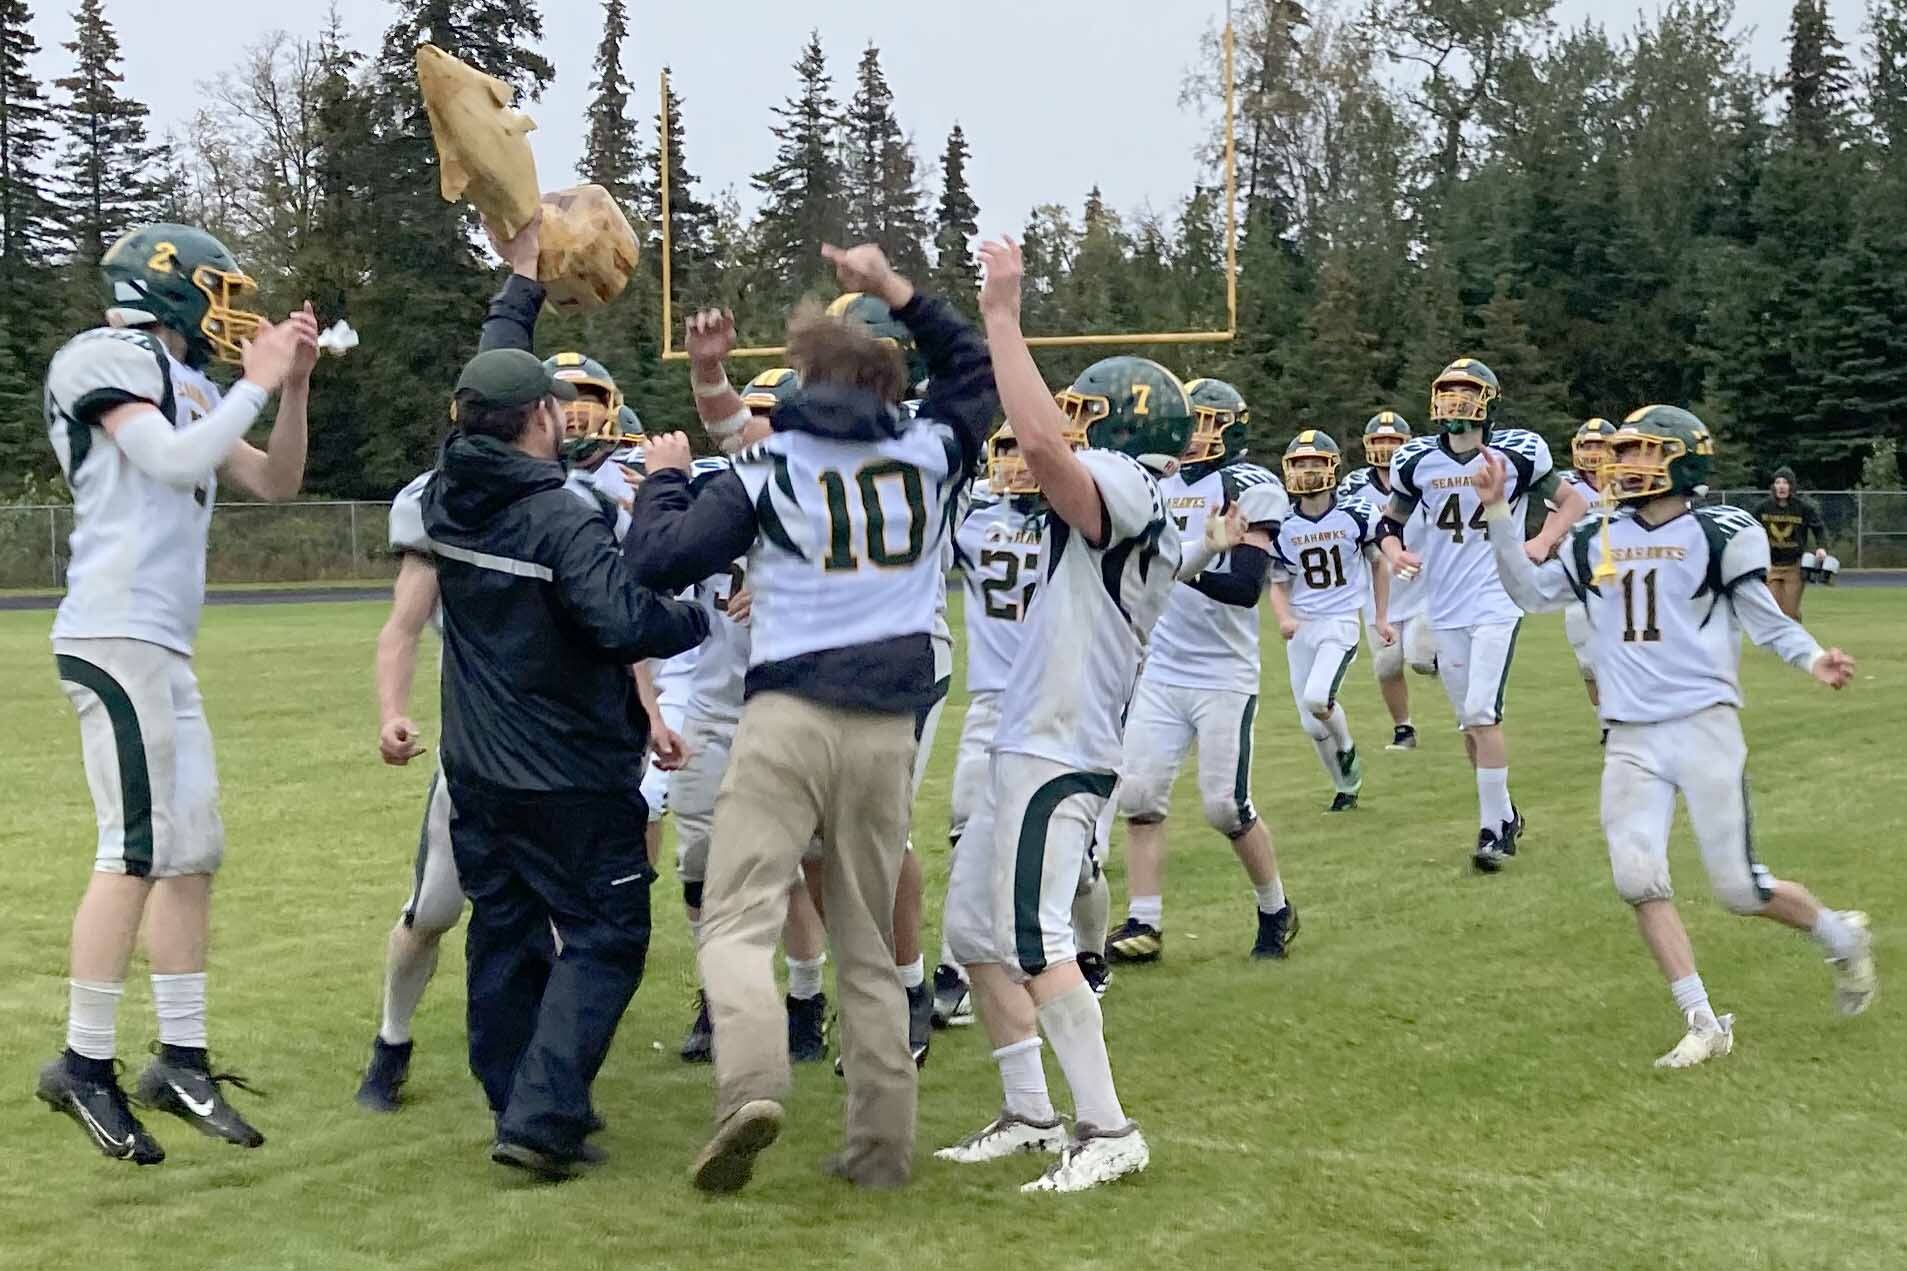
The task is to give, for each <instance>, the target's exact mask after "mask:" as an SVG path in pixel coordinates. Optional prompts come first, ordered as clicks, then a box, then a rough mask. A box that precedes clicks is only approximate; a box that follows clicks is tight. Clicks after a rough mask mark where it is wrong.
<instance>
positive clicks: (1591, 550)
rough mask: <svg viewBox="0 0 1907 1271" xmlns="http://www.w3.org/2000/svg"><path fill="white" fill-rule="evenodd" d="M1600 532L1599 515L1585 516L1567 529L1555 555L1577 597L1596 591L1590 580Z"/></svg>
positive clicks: (1594, 565) (1592, 576)
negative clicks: (1559, 548)
mask: <svg viewBox="0 0 1907 1271" xmlns="http://www.w3.org/2000/svg"><path fill="white" fill-rule="evenodd" d="M1616 515H1617V518H1618V519H1620V518H1621V516H1622V515H1623V514H1622V513H1620V512H1618V513H1617V514H1616ZM1601 531H1602V517H1601V516H1600V515H1596V516H1585V517H1584V518H1583V519H1582V520H1580V521H1578V522H1576V523H1575V524H1574V525H1572V526H1570V527H1569V533H1568V534H1567V535H1565V536H1564V539H1563V547H1562V550H1560V551H1559V552H1557V553H1556V556H1557V559H1559V560H1561V561H1562V562H1563V572H1564V573H1565V574H1566V575H1568V577H1569V585H1570V586H1571V587H1574V588H1575V589H1576V595H1577V596H1578V597H1582V596H1584V595H1586V594H1588V593H1589V592H1592V591H1595V590H1596V586H1595V584H1594V583H1592V582H1590V579H1592V578H1594V577H1595V571H1596V556H1595V552H1596V540H1597V538H1598V536H1599V535H1600V533H1601Z"/></svg>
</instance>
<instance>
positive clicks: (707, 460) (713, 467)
mask: <svg viewBox="0 0 1907 1271" xmlns="http://www.w3.org/2000/svg"><path fill="white" fill-rule="evenodd" d="M727 471H728V460H726V459H718V458H713V457H711V456H708V455H704V456H703V457H702V458H700V459H697V460H696V461H695V462H694V463H692V464H690V465H689V477H690V479H691V480H693V479H694V478H696V477H706V476H713V475H714V474H715V473H718V472H727Z"/></svg>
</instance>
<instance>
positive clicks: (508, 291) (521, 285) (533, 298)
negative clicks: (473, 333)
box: [477, 212, 544, 352]
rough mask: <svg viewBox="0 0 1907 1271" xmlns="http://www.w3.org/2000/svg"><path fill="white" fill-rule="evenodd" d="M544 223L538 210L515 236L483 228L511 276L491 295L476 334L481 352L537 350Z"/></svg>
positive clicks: (541, 289) (491, 245) (540, 308)
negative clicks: (539, 258) (539, 260)
mask: <svg viewBox="0 0 1907 1271" xmlns="http://www.w3.org/2000/svg"><path fill="white" fill-rule="evenodd" d="M542 225H543V214H542V213H541V212H538V213H537V214H536V215H535V216H534V217H532V218H531V220H530V223H529V224H528V225H525V226H524V227H523V228H522V229H520V230H518V231H517V233H516V237H515V238H499V237H498V236H497V232H496V231H495V230H494V229H491V228H490V226H489V225H487V224H486V225H485V226H484V232H485V233H487V234H489V235H490V247H491V249H492V250H493V251H495V252H496V254H497V255H498V256H500V257H502V258H503V263H504V264H506V265H508V266H509V267H510V276H509V277H508V278H506V279H504V280H503V290H501V291H499V292H497V294H496V295H495V296H492V297H491V299H490V307H489V308H488V309H487V310H485V311H484V315H483V330H482V333H481V334H480V335H479V336H478V338H477V350H478V352H486V351H488V350H490V349H522V350H524V351H525V352H531V351H534V349H535V347H536V318H537V315H538V314H539V313H541V312H542V311H543V294H544V293H543V284H542V283H540V282H538V281H537V280H536V260H537V255H538V253H540V252H541V251H542V242H543V239H542Z"/></svg>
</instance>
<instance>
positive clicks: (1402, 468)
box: [1391, 437, 1437, 499]
mask: <svg viewBox="0 0 1907 1271" xmlns="http://www.w3.org/2000/svg"><path fill="white" fill-rule="evenodd" d="M1436 449H1437V439H1436V438H1435V437H1412V438H1411V439H1410V440H1409V441H1407V442H1405V443H1404V444H1403V445H1401V446H1399V447H1398V448H1397V453H1395V454H1393V455H1392V456H1391V471H1392V472H1393V473H1394V474H1395V476H1394V477H1393V478H1392V480H1391V489H1392V491H1394V492H1398V493H1402V494H1403V495H1404V497H1406V498H1411V499H1414V498H1417V497H1419V492H1418V490H1417V481H1416V474H1415V472H1414V471H1413V469H1415V468H1416V466H1417V464H1418V463H1419V462H1421V461H1422V460H1423V458H1424V456H1425V455H1428V454H1430V453H1432V452H1433V451H1435V450H1436Z"/></svg>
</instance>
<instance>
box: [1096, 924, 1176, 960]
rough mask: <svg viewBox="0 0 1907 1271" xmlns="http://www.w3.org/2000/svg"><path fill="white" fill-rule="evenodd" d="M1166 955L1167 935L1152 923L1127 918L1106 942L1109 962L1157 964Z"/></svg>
mask: <svg viewBox="0 0 1907 1271" xmlns="http://www.w3.org/2000/svg"><path fill="white" fill-rule="evenodd" d="M1164 953H1165V933H1164V932H1163V931H1160V930H1159V929H1158V928H1157V927H1155V926H1153V925H1152V924H1151V923H1147V922H1140V921H1139V920H1138V919H1137V918H1127V919H1126V921H1125V925H1124V926H1122V927H1120V928H1119V930H1117V931H1115V932H1113V933H1112V935H1111V936H1110V937H1109V938H1108V939H1107V940H1106V960H1107V961H1108V962H1114V963H1118V962H1157V961H1158V960H1159V958H1160V957H1161V956H1162V955H1163V954H1164Z"/></svg>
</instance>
